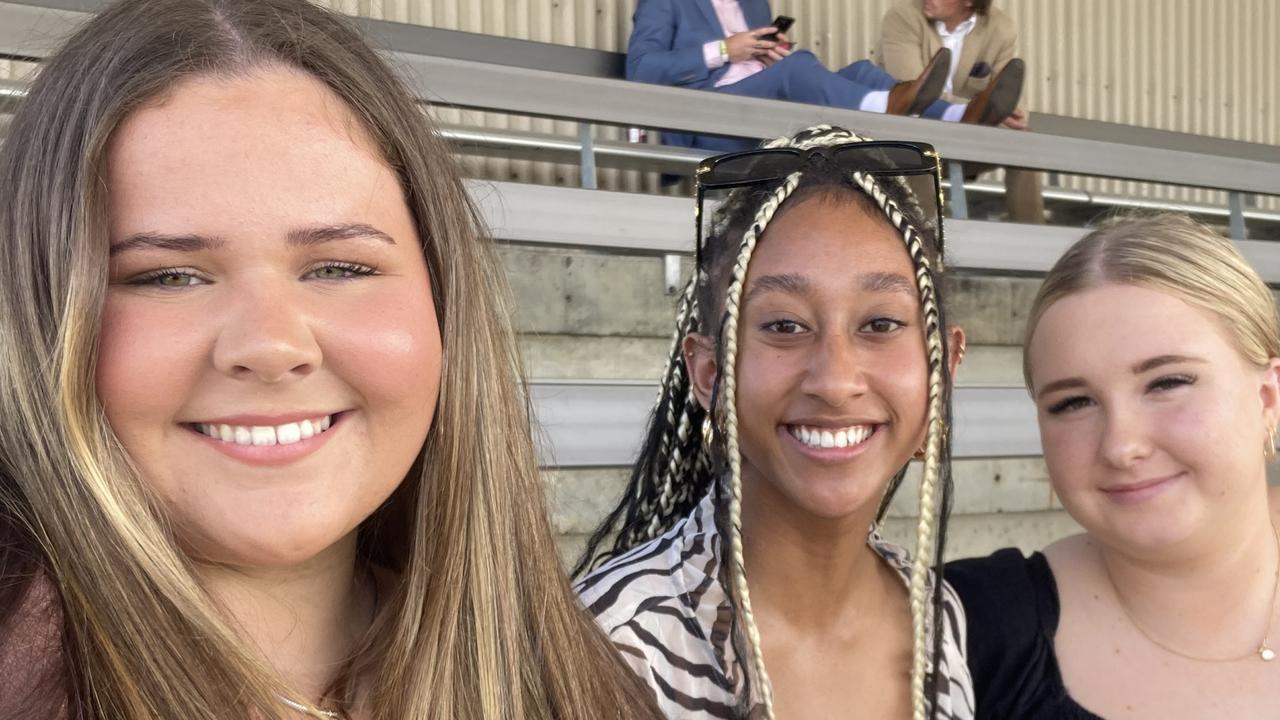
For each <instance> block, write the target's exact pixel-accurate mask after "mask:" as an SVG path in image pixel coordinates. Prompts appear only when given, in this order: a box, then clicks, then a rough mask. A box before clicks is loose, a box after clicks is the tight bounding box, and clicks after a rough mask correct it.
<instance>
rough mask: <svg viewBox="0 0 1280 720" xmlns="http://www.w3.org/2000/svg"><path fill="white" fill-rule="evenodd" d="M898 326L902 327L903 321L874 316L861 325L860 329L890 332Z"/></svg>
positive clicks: (882, 332)
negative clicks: (873, 318)
mask: <svg viewBox="0 0 1280 720" xmlns="http://www.w3.org/2000/svg"><path fill="white" fill-rule="evenodd" d="M900 327H903V323H901V322H899V321H897V320H894V319H892V318H876V319H875V320H872V321H871V322H869V323H867V324H866V325H863V326H862V331H863V332H869V333H874V334H884V333H891V332H893V331H894V330H897V329H898V328H900Z"/></svg>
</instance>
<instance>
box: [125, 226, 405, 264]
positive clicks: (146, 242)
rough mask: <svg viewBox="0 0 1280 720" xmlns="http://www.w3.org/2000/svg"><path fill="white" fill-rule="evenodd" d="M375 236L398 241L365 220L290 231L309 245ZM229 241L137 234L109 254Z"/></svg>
mask: <svg viewBox="0 0 1280 720" xmlns="http://www.w3.org/2000/svg"><path fill="white" fill-rule="evenodd" d="M362 237H367V238H373V239H375V240H381V241H382V242H385V243H388V244H390V245H395V244H396V241H395V240H394V239H393V238H392V237H391V236H390V235H388V234H386V233H384V232H382V231H381V230H379V229H378V228H376V227H374V226H372V225H368V224H365V223H339V224H336V225H316V226H313V227H303V228H295V229H293V230H290V231H289V234H288V236H287V240H286V242H288V244H289V245H290V246H293V247H309V246H312V245H320V244H322V243H327V242H334V241H336V240H352V239H355V238H362ZM225 244H226V241H225V240H223V239H222V238H219V237H214V236H210V235H195V234H182V235H169V234H165V233H148V232H144V233H137V234H134V235H130V236H129V237H127V238H125V239H124V240H121V241H120V242H118V243H115V244H114V245H112V246H111V250H110V251H109V255H110V256H111V257H115V256H116V255H119V254H120V253H124V252H128V251H130V250H142V249H146V248H154V249H157V250H177V251H179V252H198V251H201V250H216V249H218V248H220V247H222V246H223V245H225Z"/></svg>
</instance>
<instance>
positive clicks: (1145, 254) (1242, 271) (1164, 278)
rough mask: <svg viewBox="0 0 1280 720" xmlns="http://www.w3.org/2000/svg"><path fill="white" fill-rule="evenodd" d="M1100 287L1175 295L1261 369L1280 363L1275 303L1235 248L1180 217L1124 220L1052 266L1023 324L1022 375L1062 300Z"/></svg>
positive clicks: (1102, 229) (1103, 227)
mask: <svg viewBox="0 0 1280 720" xmlns="http://www.w3.org/2000/svg"><path fill="white" fill-rule="evenodd" d="M1105 283H1118V284H1122V285H1136V286H1140V287H1145V288H1147V289H1150V290H1158V291H1160V292H1163V293H1167V294H1169V295H1172V296H1173V297H1176V298H1178V299H1180V300H1182V301H1183V302H1185V303H1187V304H1189V305H1191V306H1192V307H1197V308H1200V309H1201V310H1205V311H1206V312H1209V313H1211V314H1212V315H1213V316H1215V317H1217V318H1218V320H1219V322H1221V324H1222V328H1223V329H1224V330H1225V331H1226V332H1227V336H1228V337H1230V338H1231V340H1232V341H1233V342H1234V343H1235V345H1236V349H1237V350H1238V351H1239V352H1240V355H1241V356H1242V357H1243V358H1245V359H1246V360H1248V361H1249V362H1251V363H1253V364H1254V365H1256V366H1258V367H1264V366H1266V364H1267V362H1268V360H1270V359H1271V358H1273V357H1280V333H1278V332H1277V329H1276V300H1275V296H1273V295H1272V294H1271V291H1270V290H1269V289H1267V286H1266V283H1264V282H1262V278H1260V277H1258V273H1257V271H1255V270H1254V269H1253V267H1252V266H1251V265H1249V261H1248V260H1245V258H1244V256H1243V255H1241V254H1240V250H1239V249H1238V248H1236V246H1235V244H1234V243H1232V242H1231V241H1230V240H1228V239H1227V238H1225V237H1223V236H1222V235H1221V234H1220V233H1218V232H1217V231H1215V230H1214V229H1213V228H1211V227H1209V226H1207V225H1204V224H1202V223H1199V222H1196V221H1195V220H1193V219H1191V218H1190V217H1189V216H1187V215H1183V214H1179V213H1159V214H1153V215H1121V216H1117V217H1115V218H1112V219H1110V220H1108V221H1107V222H1105V223H1103V224H1102V225H1100V226H1099V227H1098V228H1097V229H1096V230H1093V231H1092V232H1090V233H1089V234H1088V235H1085V236H1084V237H1082V238H1080V240H1078V241H1076V243H1075V244H1074V245H1072V246H1071V247H1070V248H1068V249H1067V252H1066V253H1064V254H1063V255H1062V257H1061V258H1059V259H1058V262H1056V263H1054V265H1053V267H1052V268H1051V269H1050V270H1049V272H1048V274H1047V275H1045V279H1044V283H1043V284H1041V286H1040V290H1039V292H1038V293H1036V298H1035V300H1034V301H1033V302H1032V304H1031V311H1030V313H1029V315H1028V318H1027V330H1026V335H1025V337H1024V342H1023V344H1022V347H1023V348H1024V351H1023V356H1022V374H1023V378H1024V379H1025V380H1026V382H1027V387H1028V388H1030V387H1032V383H1031V360H1030V353H1028V352H1027V351H1026V350H1025V348H1029V347H1030V346H1031V338H1032V336H1033V335H1035V331H1036V326H1037V325H1039V323H1040V318H1041V317H1043V316H1044V313H1045V311H1046V310H1048V309H1049V306H1051V305H1053V303H1055V302H1057V301H1058V300H1061V299H1062V298H1064V297H1066V296H1067V295H1071V294H1072V293H1076V292H1079V291H1081V290H1086V289H1088V288H1091V287H1096V286H1098V285H1102V284H1105Z"/></svg>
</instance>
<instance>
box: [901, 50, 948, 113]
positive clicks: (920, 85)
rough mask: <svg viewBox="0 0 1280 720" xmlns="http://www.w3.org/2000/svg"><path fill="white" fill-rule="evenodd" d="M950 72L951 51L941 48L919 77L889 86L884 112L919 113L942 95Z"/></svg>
mask: <svg viewBox="0 0 1280 720" xmlns="http://www.w3.org/2000/svg"><path fill="white" fill-rule="evenodd" d="M950 73H951V51H950V50H948V49H947V48H942V49H941V50H939V51H938V52H936V53H934V55H933V57H932V58H931V59H930V60H929V64H928V65H925V66H924V72H922V73H920V77H917V78H916V79H915V80H909V81H907V82H900V83H898V84H897V85H894V86H893V87H892V88H889V106H888V107H887V108H885V112H886V113H888V114H890V115H919V114H920V113H922V112H924V109H925V108H927V107H929V104H930V103H932V102H933V101H934V100H937V99H938V97H939V96H940V95H942V88H944V87H946V86H947V75H949V74H950Z"/></svg>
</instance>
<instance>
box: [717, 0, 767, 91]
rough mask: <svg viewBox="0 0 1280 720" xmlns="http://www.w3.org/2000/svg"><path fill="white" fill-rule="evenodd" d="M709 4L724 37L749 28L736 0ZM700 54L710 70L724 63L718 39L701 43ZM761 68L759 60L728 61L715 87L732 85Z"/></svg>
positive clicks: (762, 67) (762, 65)
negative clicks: (727, 66) (727, 65)
mask: <svg viewBox="0 0 1280 720" xmlns="http://www.w3.org/2000/svg"><path fill="white" fill-rule="evenodd" d="M711 6H712V7H714V8H715V9H716V17H717V18H719V20H720V27H721V28H723V29H724V36H725V37H726V38H727V37H729V36H730V35H734V34H737V33H741V32H746V31H748V30H750V29H751V28H749V27H747V16H746V15H743V14H742V7H741V6H740V5H738V0H711ZM702 56H703V58H705V59H706V61H707V67H708V68H711V69H712V70H715V69H716V68H718V67H720V66H721V65H724V59H723V58H722V57H720V41H719V40H713V41H711V42H709V43H707V44H706V45H703V46H702ZM763 69H764V63H762V62H760V61H759V60H742V61H740V62H732V63H729V69H728V70H726V71H725V73H724V75H722V76H721V77H720V79H719V80H717V81H716V87H720V86H722V85H732V84H733V83H736V82H738V81H739V80H743V79H746V78H749V77H751V76H752V75H755V74H756V73H758V72H760V71H761V70H763Z"/></svg>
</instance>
